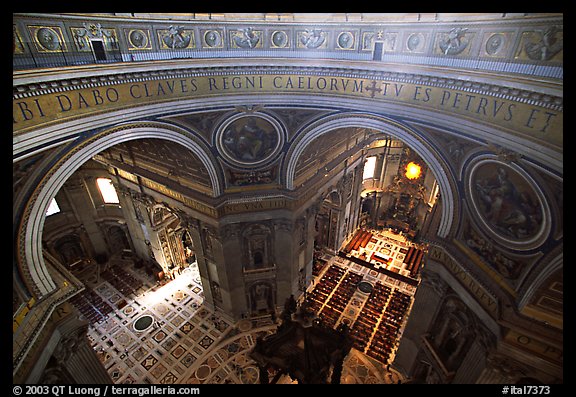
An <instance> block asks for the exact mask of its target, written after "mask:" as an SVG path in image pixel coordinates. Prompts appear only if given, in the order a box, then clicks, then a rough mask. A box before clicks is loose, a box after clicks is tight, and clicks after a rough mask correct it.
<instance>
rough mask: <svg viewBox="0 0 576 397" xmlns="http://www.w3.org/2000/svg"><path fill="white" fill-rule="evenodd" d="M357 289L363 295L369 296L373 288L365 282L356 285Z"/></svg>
mask: <svg viewBox="0 0 576 397" xmlns="http://www.w3.org/2000/svg"><path fill="white" fill-rule="evenodd" d="M358 289H359V290H360V291H362V292H364V293H365V294H369V293H370V292H372V290H373V289H374V286H373V285H372V284H370V283H368V282H366V281H361V282H359V283H358Z"/></svg>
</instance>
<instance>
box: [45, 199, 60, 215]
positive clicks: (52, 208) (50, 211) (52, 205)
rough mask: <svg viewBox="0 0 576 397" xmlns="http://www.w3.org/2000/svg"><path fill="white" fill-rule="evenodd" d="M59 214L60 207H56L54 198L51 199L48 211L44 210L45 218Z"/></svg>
mask: <svg viewBox="0 0 576 397" xmlns="http://www.w3.org/2000/svg"><path fill="white" fill-rule="evenodd" d="M59 212H60V207H58V203H57V202H56V198H53V199H52V201H50V205H49V206H48V209H47V210H46V216H50V215H53V214H57V213H59Z"/></svg>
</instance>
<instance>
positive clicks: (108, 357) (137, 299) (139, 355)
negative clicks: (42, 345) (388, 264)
mask: <svg viewBox="0 0 576 397" xmlns="http://www.w3.org/2000/svg"><path fill="white" fill-rule="evenodd" d="M330 260H338V261H341V260H342V259H341V258H337V257H334V258H331V259H330ZM125 262H126V263H120V264H117V265H116V266H120V268H121V269H122V271H123V272H126V273H128V274H129V278H130V280H131V283H130V284H131V285H132V286H133V287H132V288H131V287H130V286H124V285H120V284H119V283H118V280H116V279H114V278H109V279H108V280H106V279H105V277H102V276H101V275H97V274H93V271H91V270H87V271H86V272H85V273H84V274H80V275H79V277H81V279H84V281H85V283H86V284H87V285H88V286H89V287H90V288H91V289H92V291H93V293H94V294H96V295H97V296H98V297H99V299H101V301H102V302H103V305H104V306H110V308H111V309H112V310H111V311H110V312H109V313H107V314H104V313H102V315H101V316H98V317H96V318H94V317H92V321H93V322H92V323H91V325H90V326H89V329H88V338H89V340H90V344H91V346H92V348H93V349H94V350H95V351H96V353H97V355H98V357H99V359H100V360H101V362H102V364H103V365H104V367H105V368H106V370H107V371H108V373H109V374H110V377H111V378H112V380H113V381H114V382H115V383H117V384H130V383H138V384H146V383H149V384H203V383H210V384H218V383H220V384H224V383H233V384H251V383H258V381H259V380H258V377H259V375H258V369H257V367H256V365H255V363H254V361H253V360H252V359H251V358H250V357H249V355H248V354H249V352H250V351H251V349H252V347H253V346H254V344H255V342H256V339H257V338H258V337H259V336H260V335H266V334H272V333H274V331H275V329H276V327H277V324H274V323H273V322H272V320H271V319H270V318H261V319H244V320H240V321H238V322H236V323H233V322H230V321H229V320H227V319H225V318H223V317H221V316H219V315H218V313H214V312H212V311H211V310H209V309H208V308H206V307H205V306H204V305H203V300H204V299H203V293H202V286H201V282H200V275H199V273H198V268H197V267H196V266H194V265H192V266H190V267H189V268H187V269H186V270H185V271H184V272H182V274H181V275H180V276H178V277H177V278H176V279H175V280H173V281H170V282H169V283H167V284H165V285H160V284H159V283H157V282H154V281H153V280H152V279H151V277H150V276H149V275H147V274H146V273H145V272H144V271H143V270H141V269H136V268H135V267H134V266H133V264H131V262H130V261H125ZM351 266H357V265H355V264H351ZM360 270H362V269H360ZM368 272H369V271H368ZM367 276H370V274H369V273H368V274H367ZM376 277H377V276H376ZM389 281H390V282H393V280H389ZM113 284H114V285H113ZM311 288H312V286H311ZM147 316H150V317H151V320H153V321H149V320H150V319H145V318H144V317H147ZM139 320H140V321H139ZM341 379H342V383H362V384H365V383H397V382H398V381H403V379H402V378H401V375H400V374H398V373H397V372H396V371H394V369H392V368H390V370H387V368H386V365H385V364H383V363H381V362H378V361H376V360H374V359H372V358H370V357H369V356H367V355H366V354H364V353H362V352H360V351H358V350H356V349H352V351H351V353H350V354H349V355H348V356H347V358H346V360H345V363H344V370H343V373H342V378H341ZM291 382H292V380H291V379H290V378H289V377H284V378H281V379H280V381H279V383H291Z"/></svg>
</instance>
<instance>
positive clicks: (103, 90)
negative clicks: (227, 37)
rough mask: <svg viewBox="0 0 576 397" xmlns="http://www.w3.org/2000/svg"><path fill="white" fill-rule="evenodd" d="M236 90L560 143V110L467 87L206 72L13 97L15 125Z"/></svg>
mask: <svg viewBox="0 0 576 397" xmlns="http://www.w3.org/2000/svg"><path fill="white" fill-rule="evenodd" d="M237 93H255V94H264V93H268V94H270V93H287V94H289V93H309V94H314V95H322V94H325V95H331V96H334V95H336V96H346V97H351V98H370V99H375V100H381V101H392V102H400V103H405V104H409V105H413V106H418V107H423V108H429V109H436V110H439V111H443V112H447V113H456V114H459V115H462V116H467V117H470V118H473V119H474V120H476V121H482V122H485V123H490V124H496V125H498V126H501V127H505V128H510V129H513V130H514V131H516V132H523V133H527V134H530V135H532V136H534V137H536V138H541V139H542V138H545V139H546V141H547V142H550V143H552V144H555V145H561V144H562V141H563V139H562V115H561V114H560V113H559V112H557V111H553V110H549V109H546V108H541V107H537V106H533V105H529V104H526V103H522V102H515V101H510V100H507V99H501V98H497V97H493V96H487V95H480V94H475V93H471V92H466V91H459V90H453V89H444V88H440V87H429V86H425V85H418V84H411V83H397V82H388V81H382V80H369V79H358V78H347V77H328V76H327V77H324V76H299V75H244V76H211V77H210V76H202V77H194V78H179V79H167V80H156V81H146V82H132V83H122V84H116V85H110V86H106V87H95V88H85V89H79V90H70V91H66V92H62V93H50V94H44V95H42V96H38V97H28V98H21V99H15V100H14V101H13V130H14V131H16V132H17V131H24V130H26V129H29V128H33V127H36V126H38V125H40V124H44V123H48V122H57V121H64V120H66V119H67V118H72V117H78V116H80V115H87V114H89V113H92V112H102V111H113V110H120V109H123V108H127V107H131V106H137V105H139V104H148V103H154V102H162V101H171V100H176V99H194V98H201V97H208V96H214V95H219V96H221V95H225V94H237Z"/></svg>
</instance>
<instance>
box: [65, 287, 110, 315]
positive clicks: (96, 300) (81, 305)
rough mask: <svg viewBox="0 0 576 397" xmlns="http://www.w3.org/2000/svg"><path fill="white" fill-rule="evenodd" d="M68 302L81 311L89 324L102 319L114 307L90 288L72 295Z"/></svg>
mask: <svg viewBox="0 0 576 397" xmlns="http://www.w3.org/2000/svg"><path fill="white" fill-rule="evenodd" d="M70 302H71V303H72V304H73V305H74V306H75V307H76V308H77V309H78V310H79V311H80V313H82V315H83V316H84V317H85V318H86V320H87V321H88V322H89V323H90V324H95V323H98V322H100V321H104V320H106V319H107V318H108V314H110V313H112V312H113V311H114V308H113V307H112V306H110V305H109V304H108V303H106V302H105V301H104V300H103V299H102V298H101V297H100V296H99V295H98V294H96V293H95V292H94V291H92V290H91V289H85V290H84V291H82V292H81V293H79V294H77V295H74V296H73V297H72V298H71V299H70Z"/></svg>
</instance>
